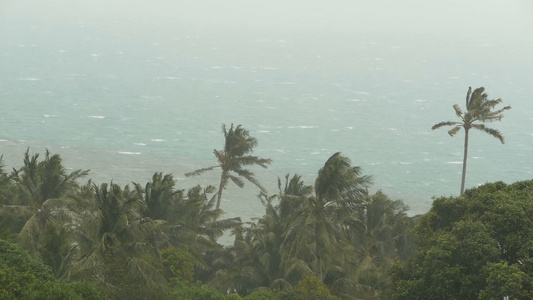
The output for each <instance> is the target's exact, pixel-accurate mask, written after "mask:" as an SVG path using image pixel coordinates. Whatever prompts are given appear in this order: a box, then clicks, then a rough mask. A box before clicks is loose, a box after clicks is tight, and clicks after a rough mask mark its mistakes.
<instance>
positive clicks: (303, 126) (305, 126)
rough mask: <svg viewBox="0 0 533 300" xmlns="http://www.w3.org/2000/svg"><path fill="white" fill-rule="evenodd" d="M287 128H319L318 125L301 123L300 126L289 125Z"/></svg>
mask: <svg viewBox="0 0 533 300" xmlns="http://www.w3.org/2000/svg"><path fill="white" fill-rule="evenodd" d="M287 128H290V129H295V128H298V129H312V128H318V126H310V125H300V126H289V127H287Z"/></svg>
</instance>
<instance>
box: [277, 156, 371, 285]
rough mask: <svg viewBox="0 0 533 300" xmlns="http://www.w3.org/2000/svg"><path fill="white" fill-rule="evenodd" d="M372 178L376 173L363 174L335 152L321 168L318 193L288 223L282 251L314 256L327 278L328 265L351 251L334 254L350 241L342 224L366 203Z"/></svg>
mask: <svg viewBox="0 0 533 300" xmlns="http://www.w3.org/2000/svg"><path fill="white" fill-rule="evenodd" d="M371 182H372V177H371V176H367V175H361V168H360V167H352V166H351V161H350V159H349V158H347V157H345V156H342V155H341V153H340V152H337V153H335V154H333V155H332V156H331V157H330V158H329V159H328V160H327V161H326V163H325V164H324V167H323V168H321V169H320V170H319V171H318V177H317V179H316V181H315V186H314V192H315V193H314V196H309V197H307V198H306V199H305V201H304V202H303V203H302V207H301V208H300V209H299V210H298V211H297V212H296V215H295V216H294V217H293V220H292V221H291V222H290V224H289V225H288V228H287V232H286V234H285V237H284V241H283V243H282V245H281V248H282V251H284V253H286V255H288V256H294V255H302V254H305V255H307V256H310V257H312V260H313V263H312V264H313V265H314V267H315V272H316V275H317V277H318V278H319V279H320V280H321V281H323V280H324V278H325V275H326V273H328V269H329V268H328V265H330V266H331V264H332V262H333V261H334V260H336V261H337V262H340V261H341V260H342V256H343V254H347V253H338V255H332V254H333V253H334V252H335V251H336V250H339V249H343V247H344V246H345V245H346V243H345V240H344V237H343V236H342V230H341V228H340V224H342V223H345V221H346V219H347V218H350V217H351V215H352V214H353V212H355V211H356V210H357V209H358V208H359V207H360V206H361V205H362V202H363V199H364V197H366V195H367V188H368V187H369V185H370V184H371Z"/></svg>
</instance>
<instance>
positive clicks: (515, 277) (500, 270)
mask: <svg viewBox="0 0 533 300" xmlns="http://www.w3.org/2000/svg"><path fill="white" fill-rule="evenodd" d="M485 272H486V273H488V274H489V275H488V277H487V279H486V286H485V289H484V290H483V291H481V293H480V295H479V299H504V297H508V298H510V299H531V298H532V297H533V291H531V290H530V289H531V287H532V284H533V282H532V278H531V277H530V276H528V275H527V274H526V273H524V272H522V271H521V270H520V267H519V266H518V265H516V264H514V265H511V266H509V265H508V264H507V262H503V263H492V264H488V265H487V266H486V268H485ZM528 289H529V290H528Z"/></svg>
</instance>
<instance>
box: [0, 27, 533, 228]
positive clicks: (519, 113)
mask: <svg viewBox="0 0 533 300" xmlns="http://www.w3.org/2000/svg"><path fill="white" fill-rule="evenodd" d="M169 32H171V33H168V32H167V33H166V34H160V35H159V34H150V35H142V38H140V37H139V36H129V35H121V34H120V33H119V31H113V30H102V29H97V28H95V27H94V26H91V24H90V23H76V22H72V23H68V24H58V23H54V22H47V21H46V20H37V21H36V20H32V21H31V22H29V21H28V20H24V21H19V20H17V19H9V18H8V19H3V24H2V25H0V40H1V41H2V42H0V109H1V111H2V113H1V114H0V124H1V127H0V128H1V130H0V152H1V153H2V155H3V160H4V163H5V165H6V167H5V168H6V169H7V170H10V169H11V168H13V167H20V166H21V165H22V158H23V153H24V152H25V151H26V149H28V148H29V149H30V152H31V153H42V154H44V152H45V150H46V149H49V150H50V151H51V152H52V153H59V154H60V155H61V156H62V158H63V159H64V164H65V165H66V166H67V167H68V168H69V169H90V170H91V172H90V176H89V177H90V178H92V179H93V180H94V181H95V182H97V183H103V182H110V181H111V180H113V182H118V183H121V184H127V183H129V182H139V183H142V184H144V183H146V182H147V181H149V180H150V178H151V176H152V174H153V173H154V172H164V173H172V174H174V176H175V177H176V178H177V186H178V188H180V189H188V188H190V187H193V186H194V185H196V184H202V185H207V184H212V185H216V184H218V176H219V173H218V172H216V171H214V172H211V173H206V174H205V175H202V176H199V177H193V178H186V177H185V176H184V173H185V172H189V171H192V170H194V169H197V168H200V167H207V166H211V165H213V164H215V163H216V160H215V157H214V155H213V153H212V152H213V149H221V148H222V147H223V135H222V132H221V124H222V123H225V124H227V125H228V126H229V124H231V123H234V124H242V125H243V126H244V127H245V128H246V129H248V130H249V131H250V134H251V135H252V136H254V137H256V138H257V139H258V141H259V145H258V147H257V148H256V150H255V151H254V154H255V155H258V156H261V157H267V158H271V159H272V160H273V163H272V165H271V166H270V167H269V168H268V169H266V170H265V169H261V168H252V170H253V171H254V172H255V173H256V176H257V178H258V179H259V180H260V181H261V182H262V183H263V185H264V186H265V187H266V188H267V189H268V191H269V192H270V193H276V192H277V179H278V177H280V178H283V176H284V175H285V174H288V173H290V174H293V173H298V174H301V175H302V176H303V179H304V180H305V182H306V183H307V184H313V182H314V179H315V178H316V174H317V171H318V170H319V169H320V168H321V167H322V166H323V164H324V163H325V161H326V160H327V158H329V157H330V156H331V155H332V154H333V153H335V152H337V151H341V152H342V153H343V155H345V156H347V157H349V158H350V159H351V160H352V165H354V166H361V167H362V170H363V173H364V174H368V175H372V176H373V178H374V184H373V186H372V189H371V190H372V191H376V190H380V189H381V190H383V191H384V192H385V193H386V194H388V195H389V196H390V197H391V198H393V199H400V200H403V201H404V202H405V203H406V204H407V205H408V206H409V207H410V214H411V215H414V214H419V213H424V212H426V211H427V210H428V209H429V207H430V205H431V203H432V197H433V196H450V195H457V194H458V192H459V187H460V176H461V166H462V155H463V135H462V133H460V134H458V135H457V136H456V137H454V138H451V137H450V136H448V134H447V133H446V130H445V129H441V130H437V131H432V130H431V126H432V125H433V124H435V123H437V122H440V121H446V120H456V116H455V114H454V111H453V109H452V105H453V104H455V103H458V104H460V105H462V104H463V103H464V98H465V95H466V91H467V89H468V86H472V87H474V88H475V87H479V86H485V87H486V88H487V92H488V93H489V96H490V97H491V98H503V100H504V105H511V106H512V107H513V108H512V110H510V111H509V112H507V113H506V114H505V118H504V119H503V121H502V122H501V123H493V124H489V125H490V126H493V127H494V128H497V129H499V130H501V132H502V133H503V134H504V135H505V137H506V144H504V145H502V144H500V143H499V141H498V140H496V139H494V138H492V137H490V136H487V135H486V134H483V133H481V132H473V133H472V135H471V139H470V153H469V161H468V173H467V187H475V186H477V185H480V184H483V183H486V182H492V181H498V180H502V181H504V182H507V183H511V182H514V181H517V180H525V179H532V178H533V159H532V158H531V157H532V154H533V98H532V95H533V58H532V56H531V52H530V50H531V49H533V48H532V47H533V43H531V38H526V39H525V41H524V40H516V39H513V38H509V39H503V38H502V39H489V38H486V37H478V38H477V39H476V38H461V37H459V38H450V37H448V39H441V38H439V39H436V38H433V37H432V36H431V35H428V36H427V37H425V36H412V35H410V34H408V33H406V34H405V35H395V36H387V35H371V34H369V35H364V34H355V33H354V34H349V33H346V32H339V33H335V32H333V33H331V32H329V33H327V34H326V33H321V32H304V33H298V34H296V33H291V32H287V33H280V32H269V31H253V30H248V31H247V30H242V31H240V32H239V34H238V35H237V36H236V35H235V34H224V33H223V32H221V31H220V32H219V31H216V30H211V31H209V30H201V29H198V28H190V29H187V28H179V29H176V30H175V31H172V30H170V31H169ZM139 34H140V33H139ZM524 46H526V47H524ZM527 46H530V48H529V50H528V48H527ZM481 54H482V55H481ZM257 194H258V190H257V188H255V187H254V186H253V185H252V184H250V183H248V184H246V185H245V188H244V189H242V190H241V189H238V188H235V187H229V188H228V190H227V191H226V192H225V193H224V195H223V203H222V208H223V209H224V210H225V211H226V212H227V214H228V216H241V217H242V218H244V219H249V218H252V217H257V216H261V215H263V213H264V210H263V209H262V207H261V204H260V202H259V200H258V199H257V197H256V195H257Z"/></svg>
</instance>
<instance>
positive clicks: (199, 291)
mask: <svg viewBox="0 0 533 300" xmlns="http://www.w3.org/2000/svg"><path fill="white" fill-rule="evenodd" d="M171 289H172V292H171V293H172V295H173V296H174V297H175V298H176V299H180V300H198V299H202V300H224V295H222V294H221V293H220V292H219V291H217V290H216V289H215V288H214V287H211V286H207V285H203V284H199V283H185V282H181V281H179V280H177V279H173V280H172V281H171Z"/></svg>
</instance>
